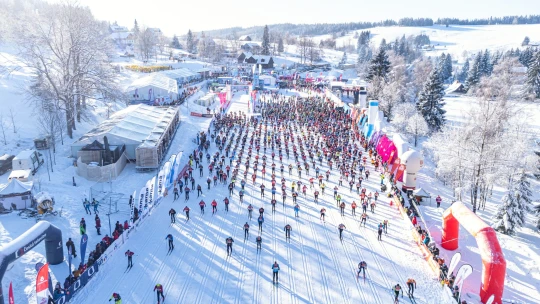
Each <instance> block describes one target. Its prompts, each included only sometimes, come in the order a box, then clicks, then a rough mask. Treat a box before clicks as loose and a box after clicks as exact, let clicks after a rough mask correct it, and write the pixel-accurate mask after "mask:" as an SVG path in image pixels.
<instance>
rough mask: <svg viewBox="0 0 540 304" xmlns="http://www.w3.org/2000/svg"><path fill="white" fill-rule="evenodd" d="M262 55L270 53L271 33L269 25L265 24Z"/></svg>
mask: <svg viewBox="0 0 540 304" xmlns="http://www.w3.org/2000/svg"><path fill="white" fill-rule="evenodd" d="M261 47H262V51H261V54H262V55H267V56H268V55H270V34H269V33H268V25H265V26H264V32H263V39H262V46H261Z"/></svg>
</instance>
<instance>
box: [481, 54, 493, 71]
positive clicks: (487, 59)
mask: <svg viewBox="0 0 540 304" xmlns="http://www.w3.org/2000/svg"><path fill="white" fill-rule="evenodd" d="M478 70H479V72H480V75H481V76H489V75H491V72H492V71H493V64H492V62H491V54H490V52H489V50H485V51H484V54H483V55H482V60H481V61H480V67H479V68H478Z"/></svg>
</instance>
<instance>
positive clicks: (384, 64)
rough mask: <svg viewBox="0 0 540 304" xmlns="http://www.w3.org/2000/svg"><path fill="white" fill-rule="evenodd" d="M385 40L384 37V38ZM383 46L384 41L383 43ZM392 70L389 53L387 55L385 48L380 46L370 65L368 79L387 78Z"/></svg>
mask: <svg viewBox="0 0 540 304" xmlns="http://www.w3.org/2000/svg"><path fill="white" fill-rule="evenodd" d="M383 40H384V39H383ZM381 46H382V43H381ZM389 72H390V61H389V60H388V55H386V50H385V48H383V47H381V48H379V52H378V53H377V55H376V56H375V58H373V59H372V60H371V62H370V65H369V70H368V75H367V77H366V79H368V80H373V78H375V77H380V78H383V79H386V76H387V75H388V73H389Z"/></svg>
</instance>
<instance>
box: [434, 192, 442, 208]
mask: <svg viewBox="0 0 540 304" xmlns="http://www.w3.org/2000/svg"><path fill="white" fill-rule="evenodd" d="M435 202H437V208H439V207H440V206H441V202H442V198H441V196H440V195H437V198H436V199H435Z"/></svg>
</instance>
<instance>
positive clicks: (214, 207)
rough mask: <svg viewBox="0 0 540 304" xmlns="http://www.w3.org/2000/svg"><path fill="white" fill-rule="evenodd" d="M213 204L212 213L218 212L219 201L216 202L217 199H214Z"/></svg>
mask: <svg viewBox="0 0 540 304" xmlns="http://www.w3.org/2000/svg"><path fill="white" fill-rule="evenodd" d="M211 205H212V214H214V213H216V212H217V202H216V200H213V201H212V204H211Z"/></svg>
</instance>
